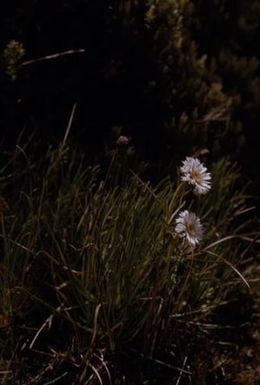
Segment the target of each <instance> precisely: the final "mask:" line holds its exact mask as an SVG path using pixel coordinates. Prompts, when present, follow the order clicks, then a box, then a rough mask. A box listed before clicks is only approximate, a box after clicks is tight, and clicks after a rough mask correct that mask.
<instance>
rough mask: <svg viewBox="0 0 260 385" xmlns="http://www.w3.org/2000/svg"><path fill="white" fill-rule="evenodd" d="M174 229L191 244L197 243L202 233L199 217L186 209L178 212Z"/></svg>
mask: <svg viewBox="0 0 260 385" xmlns="http://www.w3.org/2000/svg"><path fill="white" fill-rule="evenodd" d="M175 231H176V233H177V234H178V235H179V236H180V237H181V238H184V239H185V240H186V241H187V242H188V243H190V244H191V245H192V246H195V245H196V244H197V243H199V241H200V240H201V239H202V235H203V229H202V225H201V223H200V219H199V218H198V217H197V216H196V215H195V214H194V213H193V212H191V211H188V210H184V211H182V212H180V214H179V216H178V218H177V219H176V226H175Z"/></svg>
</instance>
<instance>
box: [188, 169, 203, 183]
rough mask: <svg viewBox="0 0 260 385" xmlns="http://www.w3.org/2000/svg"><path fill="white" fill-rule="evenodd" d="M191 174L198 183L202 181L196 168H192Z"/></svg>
mask: <svg viewBox="0 0 260 385" xmlns="http://www.w3.org/2000/svg"><path fill="white" fill-rule="evenodd" d="M190 174H191V176H192V178H193V179H194V180H195V182H196V183H200V182H201V175H200V173H198V172H197V171H196V170H192V171H191V173H190Z"/></svg>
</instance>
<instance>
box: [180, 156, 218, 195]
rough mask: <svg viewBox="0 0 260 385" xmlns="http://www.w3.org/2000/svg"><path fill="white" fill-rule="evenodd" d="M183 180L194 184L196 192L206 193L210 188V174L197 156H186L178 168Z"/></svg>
mask: <svg viewBox="0 0 260 385" xmlns="http://www.w3.org/2000/svg"><path fill="white" fill-rule="evenodd" d="M180 170H181V173H182V176H181V180H182V181H183V182H188V183H189V184H191V185H192V186H194V191H195V192H196V193H197V194H206V193H207V192H208V191H209V190H210V188H211V184H210V181H211V175H210V173H209V172H207V168H206V167H204V166H203V164H202V163H201V162H200V161H199V159H197V158H192V157H189V156H188V157H187V158H186V159H185V160H184V161H183V162H182V166H181V168H180Z"/></svg>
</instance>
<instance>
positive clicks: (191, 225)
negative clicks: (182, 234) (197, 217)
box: [186, 223, 196, 235]
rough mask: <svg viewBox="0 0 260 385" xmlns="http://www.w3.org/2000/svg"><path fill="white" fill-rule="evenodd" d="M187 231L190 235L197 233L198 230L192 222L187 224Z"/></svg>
mask: <svg viewBox="0 0 260 385" xmlns="http://www.w3.org/2000/svg"><path fill="white" fill-rule="evenodd" d="M186 228H187V231H188V233H189V234H190V235H195V234H196V231H195V228H194V226H193V224H192V223H187V225H186Z"/></svg>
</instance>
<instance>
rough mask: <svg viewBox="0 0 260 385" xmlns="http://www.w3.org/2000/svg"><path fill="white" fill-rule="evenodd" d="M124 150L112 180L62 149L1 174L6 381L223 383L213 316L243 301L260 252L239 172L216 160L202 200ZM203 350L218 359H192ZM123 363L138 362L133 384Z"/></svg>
mask: <svg viewBox="0 0 260 385" xmlns="http://www.w3.org/2000/svg"><path fill="white" fill-rule="evenodd" d="M123 152H124V150H123V151H122V150H121V149H119V148H117V149H116V150H115V152H114V155H113V159H112V161H111V165H110V167H109V170H108V173H107V175H106V176H105V178H103V177H102V173H101V172H100V169H99V167H93V166H87V162H86V160H85V159H84V157H83V156H82V155H80V154H78V153H77V151H74V150H72V149H71V148H70V147H69V146H68V145H67V144H66V142H65V141H64V142H63V143H62V144H61V145H60V146H59V147H58V148H57V149H50V150H49V151H48V153H47V155H46V157H45V159H42V161H39V160H37V162H35V160H34V159H33V156H29V150H28V149H27V148H23V149H22V148H21V147H19V146H18V147H17V150H16V152H15V153H14V154H12V155H11V156H9V160H8V161H6V163H5V165H4V166H3V168H2V171H1V177H0V178H1V179H0V180H1V191H2V195H3V197H5V198H2V199H5V201H8V206H9V208H8V210H6V211H5V210H2V211H1V244H2V246H1V247H2V259H1V270H0V272H1V277H0V279H1V281H0V282H1V283H0V284H1V293H2V294H1V304H2V306H1V317H0V327H1V331H0V332H1V338H0V344H1V351H2V358H1V362H0V363H1V366H2V367H3V370H2V371H1V375H2V382H1V383H2V384H8V383H12V384H18V383H19V384H27V385H28V384H48V383H59V384H62V383H64V384H65V383H66V384H67V383H72V384H81V383H82V384H83V383H88V384H96V383H97V384H98V383H99V384H102V383H116V381H117V383H129V384H131V383H135V384H136V383H140V384H142V383H144V381H145V380H147V381H151V378H152V376H154V374H153V373H154V370H155V372H156V375H155V378H157V383H158V384H163V383H169V382H168V381H169V378H171V379H175V380H172V381H173V382H172V383H173V384H175V383H179V381H180V380H181V379H183V380H184V381H185V380H187V381H188V380H189V379H190V381H193V380H194V381H202V379H203V378H204V380H205V378H206V377H205V376H206V375H207V373H210V376H211V377H210V378H211V381H212V383H214V382H213V381H214V378H215V377H214V376H215V375H216V376H218V375H219V374H218V373H219V371H220V369H221V368H222V366H223V364H222V363H219V362H217V363H216V362H214V358H213V357H215V355H214V354H213V353H212V352H213V351H214V352H215V350H216V349H218V342H217V333H216V330H217V331H219V329H221V328H222V327H223V328H225V327H227V325H226V324H225V325H220V324H217V321H216V320H217V319H218V318H217V317H218V316H217V314H218V313H217V312H218V309H219V308H221V307H223V306H224V305H227V304H228V303H229V302H232V301H233V299H234V298H230V293H232V292H234V291H236V290H238V288H239V287H242V286H244V287H245V289H246V290H247V293H249V290H250V289H249V287H250V277H249V278H248V277H247V276H246V275H243V269H244V265H243V264H245V261H246V262H247V263H248V261H249V262H250V261H251V258H253V256H254V253H253V251H252V250H253V247H254V244H255V243H256V242H259V241H258V240H257V232H256V231H251V232H249V230H248V228H250V227H249V226H250V225H251V224H252V220H249V222H248V221H243V220H238V218H239V217H240V216H241V215H243V214H244V213H246V212H247V210H248V208H247V204H246V196H245V193H244V192H243V191H242V192H241V191H236V190H235V189H234V188H233V186H234V185H235V183H236V181H237V179H238V177H239V173H238V172H237V171H236V169H235V168H234V167H233V166H232V165H231V164H230V163H229V162H228V161H226V160H222V161H220V162H218V163H216V164H215V165H213V166H212V170H211V171H212V189H211V191H210V192H208V194H206V195H205V196H203V197H202V196H201V197H197V196H196V195H194V194H193V192H192V191H191V188H190V186H189V185H186V184H185V183H183V182H181V181H180V180H175V181H173V180H170V178H166V179H164V180H162V181H160V183H158V184H156V185H151V184H150V183H149V182H147V181H144V180H143V179H142V176H141V175H140V174H138V172H136V171H133V170H131V169H130V168H128V167H127V166H126V163H125V162H121V161H122V157H123V156H124V154H123ZM6 207H7V206H6ZM185 209H186V210H191V211H194V212H196V213H197V215H198V216H199V217H200V220H201V222H202V224H203V228H204V234H203V238H202V240H201V242H200V243H199V244H198V245H196V247H193V246H192V245H190V244H189V243H187V242H185V239H183V238H180V237H179V236H178V233H177V232H176V218H177V217H178V215H179V214H180V212H181V211H183V210H185ZM241 269H242V270H241ZM248 295H249V294H248ZM227 322H228V321H227ZM203 349H204V351H208V352H211V355H210V354H209V355H207V356H206V357H203V358H202V359H201V361H200V362H198V357H199V355H200V354H201V351H202V350H203ZM124 357H128V359H130V358H131V360H132V362H133V363H134V362H136V361H138V362H142V370H140V371H138V373H135V374H134V375H133V376H132V379H131V369H130V370H128V373H125V372H122V371H123V369H122V368H123V367H124V365H123V364H122V366H120V362H124V360H125V358H124ZM129 357H130V358H129ZM202 360H204V361H202ZM202 363H203V365H202ZM129 365H130V364H129ZM130 367H131V365H130ZM216 373H217V374H216ZM113 376H114V377H113ZM149 376H150V379H149ZM156 376H157V377H156ZM203 376H204V377H203ZM123 377H126V378H127V379H126V380H125V382H124V381H123ZM120 378H121V380H120ZM120 381H121V382H120ZM131 381H132V382H131ZM174 381H175V382H174ZM147 383H152V382H147ZM153 383H156V382H153ZM201 383H202V382H201Z"/></svg>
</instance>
